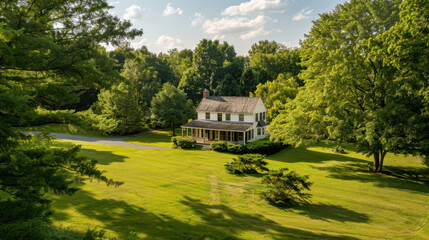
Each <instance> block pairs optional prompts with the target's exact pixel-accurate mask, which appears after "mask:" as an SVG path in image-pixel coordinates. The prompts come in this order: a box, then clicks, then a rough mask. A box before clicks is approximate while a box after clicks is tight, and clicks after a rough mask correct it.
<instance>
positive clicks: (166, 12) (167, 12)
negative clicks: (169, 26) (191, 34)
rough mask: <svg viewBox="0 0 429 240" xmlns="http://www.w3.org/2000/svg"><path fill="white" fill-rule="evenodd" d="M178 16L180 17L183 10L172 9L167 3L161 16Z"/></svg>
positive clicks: (171, 5)
mask: <svg viewBox="0 0 429 240" xmlns="http://www.w3.org/2000/svg"><path fill="white" fill-rule="evenodd" d="M175 13H177V14H179V15H182V14H183V10H182V9H180V8H176V9H174V7H173V4H171V3H168V4H167V7H165V9H164V12H163V13H162V16H168V15H172V14H175Z"/></svg>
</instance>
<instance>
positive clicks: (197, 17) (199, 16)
mask: <svg viewBox="0 0 429 240" xmlns="http://www.w3.org/2000/svg"><path fill="white" fill-rule="evenodd" d="M203 19H204V16H203V15H202V14H201V13H195V14H194V19H193V20H192V23H191V24H192V26H196V25H197V24H198V23H200V22H201V21H203Z"/></svg>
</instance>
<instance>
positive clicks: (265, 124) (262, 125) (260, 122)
mask: <svg viewBox="0 0 429 240" xmlns="http://www.w3.org/2000/svg"><path fill="white" fill-rule="evenodd" d="M265 126H268V124H267V123H266V122H265V121H262V120H260V121H258V124H257V125H256V127H265Z"/></svg>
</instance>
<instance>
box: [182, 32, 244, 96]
mask: <svg viewBox="0 0 429 240" xmlns="http://www.w3.org/2000/svg"><path fill="white" fill-rule="evenodd" d="M244 64H245V59H244V58H237V54H236V52H235V50H234V47H233V46H232V45H229V44H228V43H227V42H223V43H222V44H220V43H219V41H218V40H215V41H212V40H207V39H203V40H201V41H200V43H199V44H198V45H197V47H196V48H195V50H194V54H193V60H192V67H191V68H188V69H187V70H186V71H185V72H184V73H183V75H182V78H181V80H180V83H179V88H180V89H182V90H184V91H185V92H186V94H188V96H189V97H190V98H191V99H192V100H193V101H194V102H198V101H200V100H201V97H202V91H203V90H204V89H205V88H206V89H208V90H209V91H210V92H211V93H214V94H223V93H225V92H227V91H226V89H228V84H230V83H233V84H236V83H238V82H239V76H240V75H241V72H242V71H243V70H242V69H243V65H244ZM234 93H235V92H234Z"/></svg>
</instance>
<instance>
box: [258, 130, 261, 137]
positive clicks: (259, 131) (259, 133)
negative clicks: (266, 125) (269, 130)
mask: <svg viewBox="0 0 429 240" xmlns="http://www.w3.org/2000/svg"><path fill="white" fill-rule="evenodd" d="M259 135H261V129H260V128H258V136H259Z"/></svg>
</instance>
